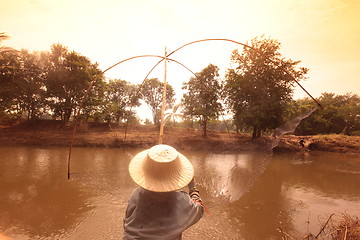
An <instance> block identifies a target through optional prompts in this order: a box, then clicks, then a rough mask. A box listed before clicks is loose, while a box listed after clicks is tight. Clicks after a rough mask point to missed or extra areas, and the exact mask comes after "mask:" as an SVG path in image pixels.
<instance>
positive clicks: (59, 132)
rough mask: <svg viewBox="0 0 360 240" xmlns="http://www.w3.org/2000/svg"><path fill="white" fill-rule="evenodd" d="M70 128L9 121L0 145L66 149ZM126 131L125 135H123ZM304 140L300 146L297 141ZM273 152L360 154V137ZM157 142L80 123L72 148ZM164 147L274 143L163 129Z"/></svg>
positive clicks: (308, 140)
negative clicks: (309, 151)
mask: <svg viewBox="0 0 360 240" xmlns="http://www.w3.org/2000/svg"><path fill="white" fill-rule="evenodd" d="M72 132H73V131H72V126H62V125H61V122H59V121H52V120H38V121H24V122H15V123H14V122H13V123H12V124H6V125H5V124H3V125H1V126H0V144H1V145H17V144H23V145H39V146H69V145H70V141H71V137H72ZM125 132H126V134H125ZM301 139H303V140H304V141H305V143H304V145H305V147H301V146H300V144H299V141H300V140H301ZM277 140H278V141H279V144H278V146H277V147H275V148H274V149H273V151H274V152H289V151H290V152H291V151H304V150H305V149H306V150H312V151H328V152H341V153H360V136H345V135H317V136H294V135H286V136H283V137H281V138H279V139H277ZM158 141H159V131H158V129H157V128H156V127H154V126H142V125H136V126H128V127H127V129H126V127H125V126H123V125H117V124H111V125H109V124H96V123H81V124H80V126H79V127H78V130H77V132H76V135H75V138H74V143H73V146H77V147H145V148H146V147H150V146H153V145H155V144H157V143H158ZM163 143H164V144H169V145H171V146H174V147H175V148H177V149H179V150H200V149H202V150H204V149H205V150H211V151H219V152H227V151H258V150H267V149H271V146H272V144H274V140H273V139H272V138H271V137H270V136H265V137H262V138H259V139H257V140H254V141H252V140H251V136H250V135H246V134H237V133H227V132H219V131H209V132H208V134H207V137H206V138H204V137H203V136H202V131H200V130H195V129H183V128H176V127H165V131H164V140H163Z"/></svg>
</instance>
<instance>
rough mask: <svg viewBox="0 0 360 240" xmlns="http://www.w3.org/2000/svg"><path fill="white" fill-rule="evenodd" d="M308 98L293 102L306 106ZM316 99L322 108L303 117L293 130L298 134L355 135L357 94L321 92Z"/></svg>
mask: <svg viewBox="0 0 360 240" xmlns="http://www.w3.org/2000/svg"><path fill="white" fill-rule="evenodd" d="M309 101H310V100H309V99H301V100H297V101H296V102H295V104H296V105H298V106H300V107H301V108H304V106H305V107H306V105H308V103H309ZM318 101H319V102H320V103H321V104H322V105H323V107H324V109H323V110H319V111H316V112H315V113H313V114H312V115H311V116H310V117H308V118H307V119H304V120H303V121H302V122H301V124H300V125H299V126H298V128H297V129H296V131H295V134H298V135H313V134H332V133H336V134H339V133H343V134H346V135H356V134H357V131H360V97H359V95H357V94H350V93H348V94H345V95H335V94H334V93H323V94H322V95H321V96H320V98H319V99H318Z"/></svg>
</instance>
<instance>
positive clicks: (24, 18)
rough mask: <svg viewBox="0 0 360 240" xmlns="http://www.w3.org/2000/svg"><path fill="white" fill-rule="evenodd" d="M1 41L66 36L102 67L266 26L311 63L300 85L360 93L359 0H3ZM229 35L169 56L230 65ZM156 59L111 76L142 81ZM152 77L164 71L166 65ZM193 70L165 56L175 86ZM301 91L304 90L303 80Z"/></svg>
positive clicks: (289, 52) (41, 46)
mask: <svg viewBox="0 0 360 240" xmlns="http://www.w3.org/2000/svg"><path fill="white" fill-rule="evenodd" d="M0 3H1V5H0V6H1V7H0V32H5V33H6V34H7V35H9V36H11V38H10V39H9V40H6V41H4V42H3V44H4V45H7V46H10V47H14V48H16V49H21V48H26V49H29V50H50V45H51V44H53V43H61V44H63V45H65V46H67V47H68V48H69V49H70V50H75V51H76V52H79V53H81V54H83V55H85V56H87V57H89V58H90V59H91V60H92V61H93V62H98V63H99V64H100V67H101V69H103V70H104V69H106V68H107V67H109V66H111V65H112V64H114V63H116V62H118V61H120V60H123V59H126V58H129V57H132V56H137V55H144V54H156V55H163V54H164V51H165V47H167V49H168V50H170V51H171V50H174V49H176V48H178V47H179V46H182V45H183V44H185V43H188V42H191V41H194V40H199V39H205V38H228V39H232V40H235V41H239V42H243V43H246V42H247V41H250V40H251V39H252V38H254V37H256V36H261V35H263V34H265V36H267V37H271V38H274V39H277V40H279V41H280V42H281V43H282V48H281V49H280V52H281V53H282V54H283V56H284V57H286V58H291V59H293V60H300V61H302V63H301V64H300V66H302V67H307V68H309V69H310V72H309V74H308V77H309V79H307V80H306V81H305V82H302V85H303V86H304V87H305V88H306V89H307V90H308V91H309V92H310V93H311V94H312V95H313V96H314V97H318V96H320V94H321V93H323V92H333V93H337V94H345V93H347V92H352V93H357V94H360V1H359V0H301V1H299V0H251V1H250V0H247V1H244V0H229V1H227V0H217V1H212V0H207V1H204V0H102V1H99V0H96V1H93V0H61V1H60V0H0ZM235 48H240V49H242V48H241V46H239V45H236V44H233V43H229V42H205V43H199V44H193V45H191V46H189V47H186V48H184V49H182V50H180V51H179V52H177V53H175V54H173V55H172V56H171V57H172V58H173V59H175V60H177V61H179V62H181V63H183V64H184V65H186V66H187V67H188V68H190V69H191V70H192V71H194V72H198V71H200V70H201V69H203V68H205V67H206V66H207V65H208V64H209V63H213V64H216V65H218V66H219V67H220V68H221V70H222V71H225V70H226V68H227V67H229V57H230V54H231V51H232V50H234V49H235ZM158 60H159V59H150V58H149V59H137V60H132V61H129V62H127V63H124V64H121V65H119V66H118V67H116V68H114V69H112V70H110V71H109V72H108V74H107V76H109V77H112V78H121V79H124V80H128V81H132V82H134V83H140V82H141V81H142V80H143V78H144V77H145V76H146V74H147V73H148V72H149V70H150V69H151V68H152V66H153V64H154V63H155V62H157V61H158ZM150 77H158V78H160V79H162V78H163V68H162V65H161V67H159V68H158V69H157V71H155V72H154V74H152V75H151V76H150ZM189 77H191V73H189V72H188V71H187V70H185V69H184V68H182V67H181V66H178V65H177V64H175V63H170V64H168V81H169V83H170V84H171V85H173V86H174V87H175V88H176V89H181V83H182V82H183V81H187V80H188V79H189ZM295 96H297V97H303V96H305V94H304V93H303V92H302V91H301V90H300V89H299V88H298V90H297V91H296V95H295Z"/></svg>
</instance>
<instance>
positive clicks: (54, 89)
mask: <svg viewBox="0 0 360 240" xmlns="http://www.w3.org/2000/svg"><path fill="white" fill-rule="evenodd" d="M46 69H47V72H46V81H45V85H46V90H47V101H48V105H49V107H50V108H51V110H52V112H54V117H61V119H62V120H63V121H64V122H67V121H68V120H69V119H70V117H71V115H72V113H74V112H75V111H76V109H77V108H79V107H80V103H81V101H82V99H83V97H84V96H85V92H86V90H87V89H88V87H89V86H90V84H91V81H92V80H94V79H97V81H96V82H94V84H93V86H92V88H91V89H89V90H90V93H91V91H93V90H94V89H96V88H97V86H98V85H99V84H101V82H102V81H103V77H102V76H101V77H98V78H95V77H96V76H98V75H99V74H101V71H100V70H99V69H98V66H97V64H92V63H91V62H90V60H89V59H88V58H86V57H85V56H82V55H80V54H79V53H76V52H75V51H71V52H70V51H69V50H68V49H67V48H66V47H64V46H62V45H61V44H54V45H52V46H51V52H50V53H49V54H48V56H47V62H46ZM89 98H91V94H90V95H88V99H87V101H91V99H89Z"/></svg>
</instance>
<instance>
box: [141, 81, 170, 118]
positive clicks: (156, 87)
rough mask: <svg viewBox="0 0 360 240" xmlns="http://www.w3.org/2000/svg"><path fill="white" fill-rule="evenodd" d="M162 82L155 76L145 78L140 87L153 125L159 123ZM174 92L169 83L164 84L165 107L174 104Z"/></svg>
mask: <svg viewBox="0 0 360 240" xmlns="http://www.w3.org/2000/svg"><path fill="white" fill-rule="evenodd" d="M163 85H164V84H163V83H162V82H160V81H159V79H157V78H151V79H146V80H145V81H144V83H143V85H142V88H141V91H140V92H141V95H142V99H144V101H145V103H146V104H147V105H148V106H149V107H150V109H151V111H152V115H153V121H154V124H155V125H159V123H160V111H161V106H162V96H163ZM174 96H175V92H174V89H173V87H172V86H171V85H169V84H168V83H167V84H166V109H168V108H171V107H172V105H173V104H174V101H175V99H174Z"/></svg>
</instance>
